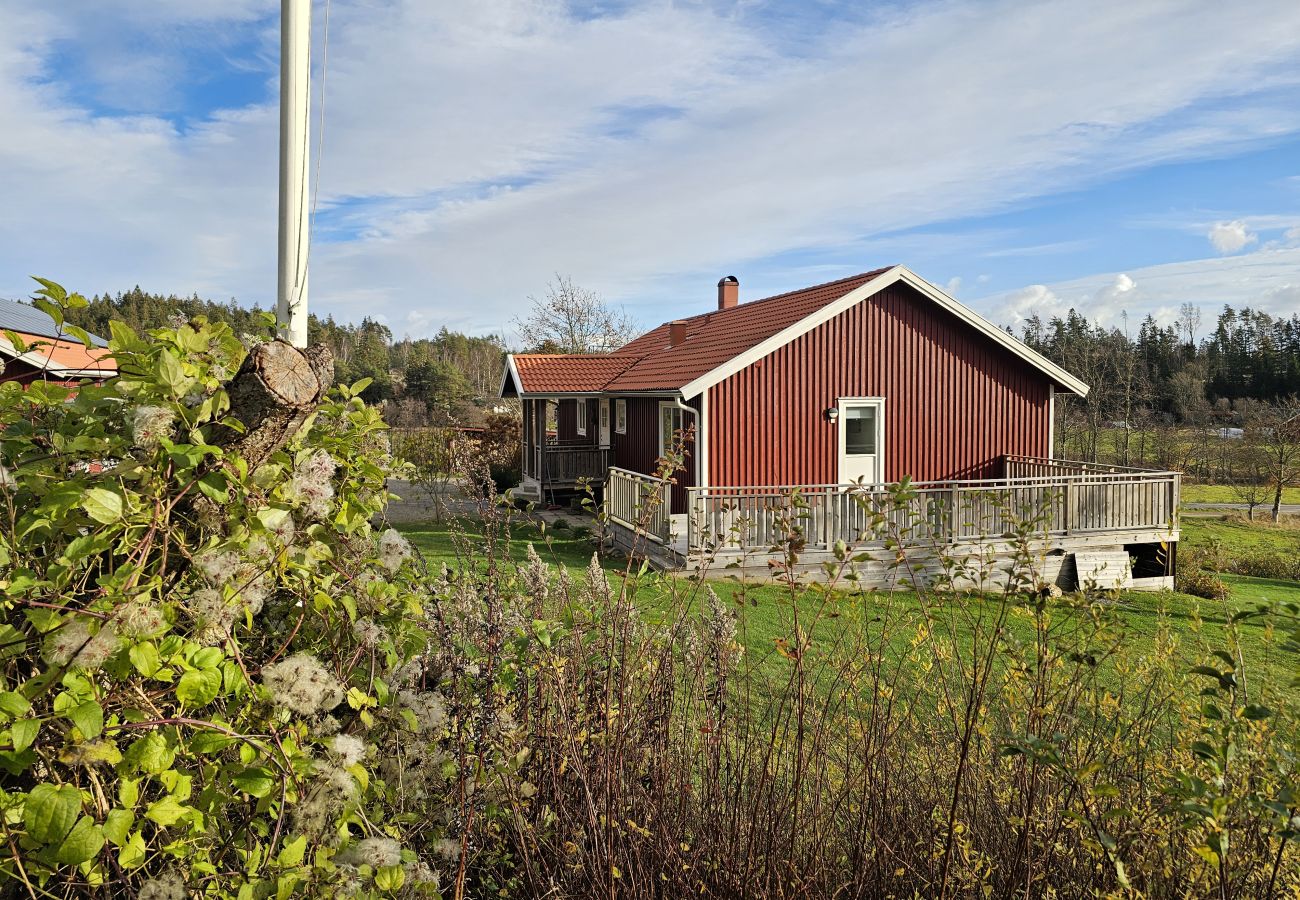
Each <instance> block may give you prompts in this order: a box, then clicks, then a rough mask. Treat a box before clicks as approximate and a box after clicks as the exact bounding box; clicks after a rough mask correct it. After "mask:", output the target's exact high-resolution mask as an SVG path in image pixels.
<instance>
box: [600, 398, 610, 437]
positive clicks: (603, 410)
mask: <svg viewBox="0 0 1300 900" xmlns="http://www.w3.org/2000/svg"><path fill="white" fill-rule="evenodd" d="M600 430H601V432H608V431H609V403H608V402H604V401H602V402H601V404H600Z"/></svg>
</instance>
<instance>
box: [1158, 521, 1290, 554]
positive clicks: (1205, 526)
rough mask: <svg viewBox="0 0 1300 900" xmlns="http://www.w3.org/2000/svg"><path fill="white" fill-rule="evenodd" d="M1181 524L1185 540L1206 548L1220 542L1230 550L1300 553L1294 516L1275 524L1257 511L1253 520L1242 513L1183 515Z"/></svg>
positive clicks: (1180, 529)
mask: <svg viewBox="0 0 1300 900" xmlns="http://www.w3.org/2000/svg"><path fill="white" fill-rule="evenodd" d="M1178 527H1179V531H1180V532H1181V538H1182V541H1183V542H1185V543H1186V544H1188V545H1189V546H1193V547H1204V546H1206V545H1208V544H1210V543H1211V542H1214V541H1217V542H1218V543H1220V544H1222V545H1223V547H1224V549H1226V550H1227V551H1228V552H1242V551H1256V552H1258V551H1267V552H1273V553H1296V552H1300V523H1297V522H1296V521H1295V520H1294V519H1283V521H1282V522H1281V523H1279V524H1277V525H1274V524H1273V523H1272V522H1270V521H1267V517H1262V518H1261V517H1258V514H1257V518H1256V520H1255V521H1254V522H1248V521H1247V520H1246V519H1245V518H1244V517H1242V516H1239V515H1215V516H1194V515H1186V514H1184V515H1183V516H1182V517H1181V518H1180V519H1179V524H1178Z"/></svg>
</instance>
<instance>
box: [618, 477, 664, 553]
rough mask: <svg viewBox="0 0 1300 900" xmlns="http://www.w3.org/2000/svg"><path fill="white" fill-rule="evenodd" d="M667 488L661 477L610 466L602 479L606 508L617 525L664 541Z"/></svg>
mask: <svg viewBox="0 0 1300 900" xmlns="http://www.w3.org/2000/svg"><path fill="white" fill-rule="evenodd" d="M670 488H671V485H669V483H668V482H667V481H666V480H664V479H662V478H655V477H652V476H650V475H642V474H641V473H640V472H632V471H630V470H628V469H619V468H612V469H610V470H609V477H608V478H607V479H606V481H605V512H606V513H607V514H608V515H609V517H610V518H611V519H613V520H614V521H615V522H617V523H619V524H620V525H623V526H624V527H626V528H631V529H633V530H634V531H636V532H637V533H639V534H643V535H645V536H646V537H647V538H649V539H650V540H652V541H655V542H656V543H659V544H667V543H668V542H669V540H670V536H669V524H670V521H671V520H670V518H669V497H670V496H671V495H670V494H669V490H670Z"/></svg>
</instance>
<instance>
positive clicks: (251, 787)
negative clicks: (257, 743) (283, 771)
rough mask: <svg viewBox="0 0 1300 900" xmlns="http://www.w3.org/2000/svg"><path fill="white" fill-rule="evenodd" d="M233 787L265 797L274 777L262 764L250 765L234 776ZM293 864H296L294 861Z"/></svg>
mask: <svg viewBox="0 0 1300 900" xmlns="http://www.w3.org/2000/svg"><path fill="white" fill-rule="evenodd" d="M233 780H234V783H235V787H237V788H239V789H240V790H241V791H243V792H244V793H245V794H252V795H253V796H254V797H265V796H266V795H267V794H269V793H271V789H272V788H273V787H275V777H274V776H273V775H272V774H271V772H270V770H268V769H265V768H263V767H262V766H252V767H250V768H247V769H245V770H244V771H242V772H240V773H239V774H238V775H236V776H235V777H234V779H233ZM294 865H297V863H295V864H294Z"/></svg>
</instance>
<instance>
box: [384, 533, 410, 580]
mask: <svg viewBox="0 0 1300 900" xmlns="http://www.w3.org/2000/svg"><path fill="white" fill-rule="evenodd" d="M410 556H411V545H410V544H408V543H407V542H406V538H404V537H402V536H401V535H400V534H398V533H397V531H395V530H394V529H392V528H390V529H388V530H387V531H385V532H384V533H383V534H381V535H380V536H379V562H380V563H382V564H383V567H384V568H385V569H387V570H388V571H389V572H396V571H397V570H398V569H400V568H401V567H402V563H404V562H406V560H407V559H409V558H410Z"/></svg>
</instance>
